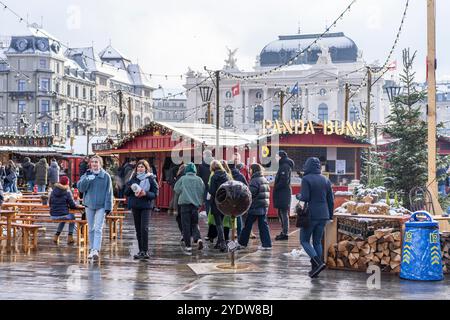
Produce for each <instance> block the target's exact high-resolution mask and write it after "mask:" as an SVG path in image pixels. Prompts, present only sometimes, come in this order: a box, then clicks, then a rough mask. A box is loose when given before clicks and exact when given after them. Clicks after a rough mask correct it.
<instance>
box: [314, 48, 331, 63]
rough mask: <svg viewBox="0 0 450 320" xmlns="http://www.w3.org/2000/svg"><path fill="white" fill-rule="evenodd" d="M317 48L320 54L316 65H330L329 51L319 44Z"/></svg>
mask: <svg viewBox="0 0 450 320" xmlns="http://www.w3.org/2000/svg"><path fill="white" fill-rule="evenodd" d="M319 47H320V51H321V53H320V54H319V59H317V64H330V63H332V61H331V55H330V49H329V48H328V47H327V46H326V45H324V44H320V45H319Z"/></svg>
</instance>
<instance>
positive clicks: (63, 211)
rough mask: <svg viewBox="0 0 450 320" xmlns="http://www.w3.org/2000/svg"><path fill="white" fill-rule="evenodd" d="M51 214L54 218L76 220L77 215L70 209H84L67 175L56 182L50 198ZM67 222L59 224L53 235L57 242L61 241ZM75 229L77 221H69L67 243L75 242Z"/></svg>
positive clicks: (54, 240)
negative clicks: (76, 197) (76, 199)
mask: <svg viewBox="0 0 450 320" xmlns="http://www.w3.org/2000/svg"><path fill="white" fill-rule="evenodd" d="M49 205H50V216H51V218H52V219H53V220H75V215H73V214H72V213H70V211H69V209H84V207H83V206H81V205H77V204H76V203H75V201H74V199H73V195H72V192H71V191H70V182H69V178H68V177H67V176H62V177H61V178H60V179H59V183H55V185H54V188H53V190H52V192H51V194H50V199H49ZM64 226H65V223H64V222H61V223H60V224H59V225H58V228H57V230H56V234H55V235H54V237H53V242H54V243H55V244H58V243H59V237H60V235H61V232H62V231H63V230H64ZM74 231H75V223H69V234H68V236H67V244H73V243H75V240H74V238H73V233H74Z"/></svg>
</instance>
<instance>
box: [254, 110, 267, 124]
mask: <svg viewBox="0 0 450 320" xmlns="http://www.w3.org/2000/svg"><path fill="white" fill-rule="evenodd" d="M263 120H264V108H263V107H262V106H256V108H255V111H254V119H253V121H254V122H255V123H261V122H262V121H263Z"/></svg>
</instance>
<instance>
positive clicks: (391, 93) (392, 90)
mask: <svg viewBox="0 0 450 320" xmlns="http://www.w3.org/2000/svg"><path fill="white" fill-rule="evenodd" d="M401 90H402V87H399V86H389V87H386V92H387V95H388V98H389V102H390V103H393V102H394V101H395V98H397V97H398V96H399V95H400V91H401Z"/></svg>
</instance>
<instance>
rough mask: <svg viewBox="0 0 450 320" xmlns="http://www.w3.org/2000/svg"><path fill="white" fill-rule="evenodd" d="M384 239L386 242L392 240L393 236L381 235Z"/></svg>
mask: <svg viewBox="0 0 450 320" xmlns="http://www.w3.org/2000/svg"><path fill="white" fill-rule="evenodd" d="M383 239H384V241H386V242H394V241H395V240H394V237H393V236H392V234H388V235H386V236H384V237H383Z"/></svg>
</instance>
